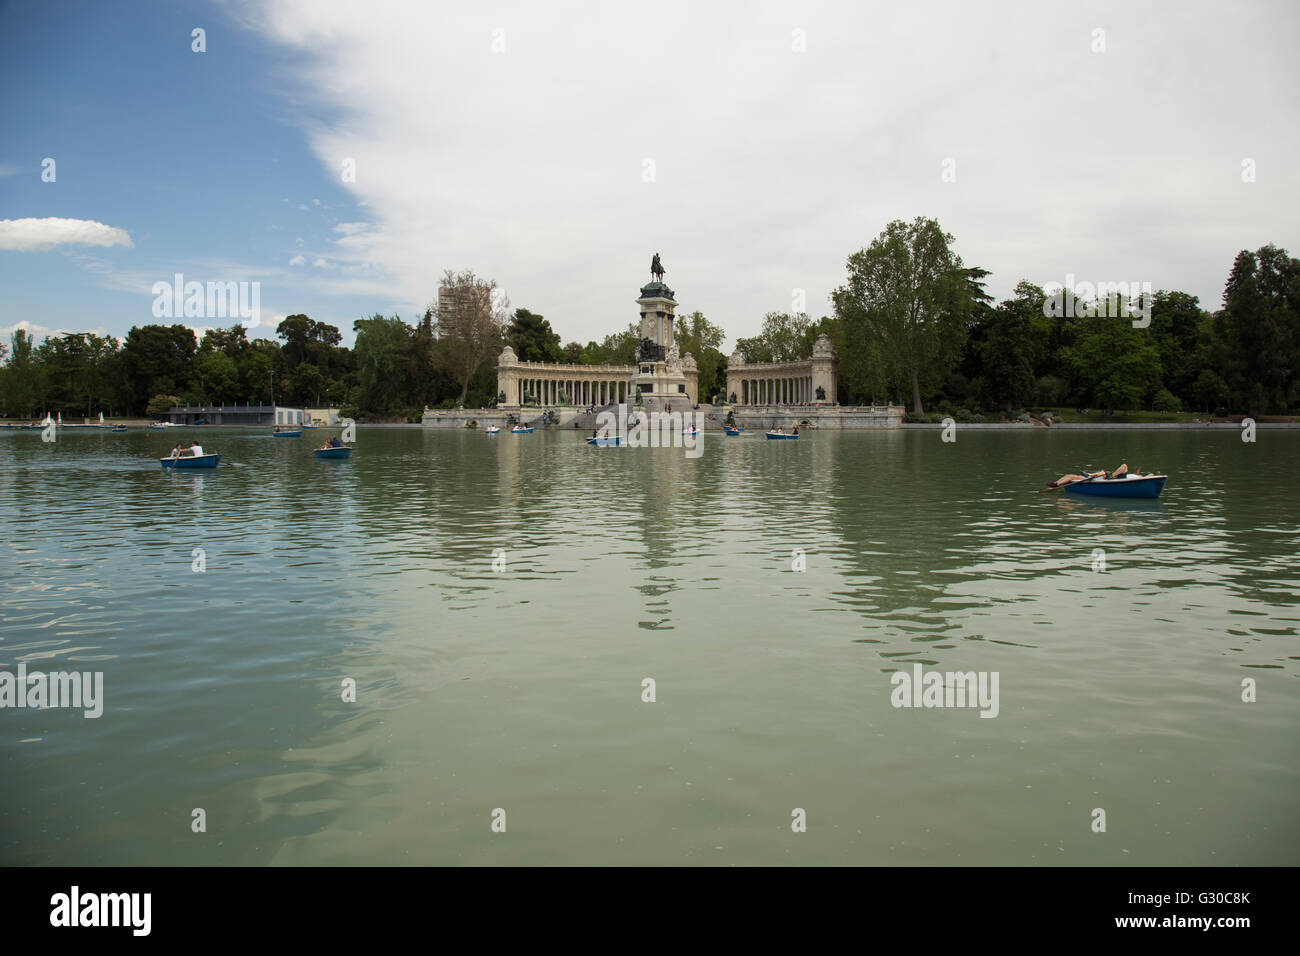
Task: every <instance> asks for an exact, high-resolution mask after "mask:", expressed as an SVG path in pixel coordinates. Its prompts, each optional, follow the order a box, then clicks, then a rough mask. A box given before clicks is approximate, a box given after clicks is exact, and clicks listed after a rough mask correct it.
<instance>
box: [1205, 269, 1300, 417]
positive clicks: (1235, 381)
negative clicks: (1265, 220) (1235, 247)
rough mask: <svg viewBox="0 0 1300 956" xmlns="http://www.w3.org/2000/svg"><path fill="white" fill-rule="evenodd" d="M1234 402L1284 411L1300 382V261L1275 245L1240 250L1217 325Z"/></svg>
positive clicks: (1254, 409)
mask: <svg viewBox="0 0 1300 956" xmlns="http://www.w3.org/2000/svg"><path fill="white" fill-rule="evenodd" d="M1215 328H1216V331H1217V333H1218V335H1219V337H1220V339H1221V340H1222V343H1223V352H1222V356H1223V364H1224V371H1225V372H1226V374H1225V375H1224V378H1225V379H1226V380H1227V382H1228V385H1229V387H1230V388H1231V389H1232V392H1233V401H1234V403H1235V404H1236V405H1237V406H1238V407H1240V408H1242V409H1245V410H1246V411H1249V412H1252V413H1255V414H1259V413H1262V412H1269V411H1275V410H1276V411H1285V410H1286V409H1288V408H1290V407H1291V405H1292V404H1293V403H1294V402H1295V401H1296V397H1297V388H1298V387H1300V261H1297V260H1295V259H1292V258H1291V257H1290V256H1289V255H1288V254H1287V252H1286V250H1285V249H1279V248H1277V247H1276V246H1273V245H1267V246H1264V247H1263V248H1261V249H1258V250H1256V251H1255V252H1253V253H1252V252H1247V251H1245V250H1243V251H1242V252H1240V253H1238V254H1237V258H1236V261H1235V262H1233V264H1232V272H1231V274H1230V275H1229V276H1228V283H1227V287H1226V288H1225V290H1224V294H1223V311H1222V312H1220V313H1219V315H1218V317H1217V321H1216V325H1215Z"/></svg>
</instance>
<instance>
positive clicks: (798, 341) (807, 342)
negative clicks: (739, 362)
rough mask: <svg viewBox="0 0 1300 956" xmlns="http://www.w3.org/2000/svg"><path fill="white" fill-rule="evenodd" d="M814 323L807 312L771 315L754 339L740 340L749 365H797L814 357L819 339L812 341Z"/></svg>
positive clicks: (766, 318)
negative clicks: (814, 348) (784, 363)
mask: <svg viewBox="0 0 1300 956" xmlns="http://www.w3.org/2000/svg"><path fill="white" fill-rule="evenodd" d="M811 328H812V320H810V319H809V318H808V315H807V313H805V312H799V313H797V314H795V315H791V314H790V313H788V312H769V313H767V315H765V316H763V327H762V329H761V331H760V332H759V333H758V335H756V336H754V337H753V338H742V339H737V340H736V348H737V349H738V350H739V352H740V354H741V355H743V356H745V361H746V362H794V361H797V360H799V359H801V358H807V357H808V356H809V355H811V354H812V343H813V341H815V340H816V339H815V336H814V337H813V338H812V339H810V338H809V335H808V333H809V330H810V329H811Z"/></svg>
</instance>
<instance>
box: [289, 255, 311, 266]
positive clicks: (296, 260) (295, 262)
mask: <svg viewBox="0 0 1300 956" xmlns="http://www.w3.org/2000/svg"><path fill="white" fill-rule="evenodd" d="M306 261H307V259H306V258H305V257H304V256H294V257H293V258H292V259H290V260H289V265H291V266H300V265H303V264H304V263H306Z"/></svg>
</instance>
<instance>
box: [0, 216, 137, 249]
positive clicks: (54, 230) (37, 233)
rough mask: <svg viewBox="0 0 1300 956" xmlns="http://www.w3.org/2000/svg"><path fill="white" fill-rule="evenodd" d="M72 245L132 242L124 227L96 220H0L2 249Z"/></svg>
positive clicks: (127, 244)
mask: <svg viewBox="0 0 1300 956" xmlns="http://www.w3.org/2000/svg"><path fill="white" fill-rule="evenodd" d="M73 244H75V245H87V246H126V247H127V248H128V249H129V248H131V245H132V243H131V237H130V236H129V235H128V234H127V233H126V231H125V230H123V229H117V228H115V227H113V226H106V225H104V224H103V223H102V222H95V221H94V220H93V219H55V218H47V219H0V249H9V250H19V251H23V252H30V251H34V250H45V249H53V248H54V247H55V246H61V245H73Z"/></svg>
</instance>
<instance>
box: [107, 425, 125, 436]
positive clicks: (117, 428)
mask: <svg viewBox="0 0 1300 956" xmlns="http://www.w3.org/2000/svg"><path fill="white" fill-rule="evenodd" d="M109 431H110V432H112V433H113V434H114V435H121V434H122V433H123V432H125V431H126V426H125V425H114V426H113V427H112V428H110V429H109Z"/></svg>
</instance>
